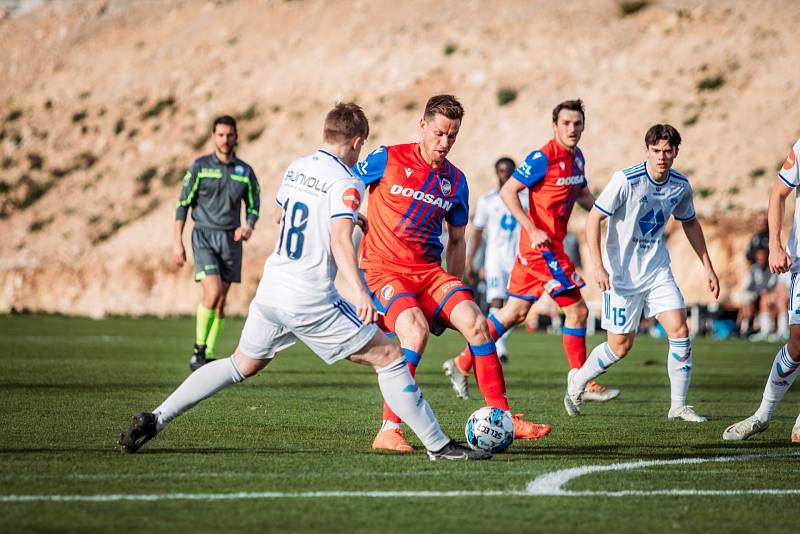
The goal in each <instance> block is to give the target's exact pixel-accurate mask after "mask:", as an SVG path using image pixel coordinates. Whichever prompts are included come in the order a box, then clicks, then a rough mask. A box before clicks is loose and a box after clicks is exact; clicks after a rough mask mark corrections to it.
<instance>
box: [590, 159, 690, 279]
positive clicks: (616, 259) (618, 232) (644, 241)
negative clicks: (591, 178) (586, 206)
mask: <svg viewBox="0 0 800 534" xmlns="http://www.w3.org/2000/svg"><path fill="white" fill-rule="evenodd" d="M594 207H595V209H597V210H599V211H601V212H602V213H604V214H605V215H607V216H608V229H607V231H606V247H605V254H604V255H603V265H604V266H605V268H606V270H607V271H608V273H609V276H610V277H611V287H612V288H613V290H614V291H615V292H616V293H618V294H621V295H626V294H633V293H637V292H641V291H646V290H648V289H651V288H652V287H653V286H654V285H657V284H658V283H659V282H660V281H663V280H664V279H665V278H664V277H665V276H669V277H670V278H671V273H670V268H669V266H670V259H669V253H668V252H667V246H666V243H665V241H664V228H665V227H666V225H667V221H668V220H669V217H670V215H672V216H674V217H675V218H676V219H677V220H679V221H682V222H686V221H690V220H692V219H694V218H695V211H694V203H693V201H692V187H691V186H690V185H689V180H688V179H687V178H686V176H684V175H683V174H681V173H679V172H678V171H675V170H670V171H669V175H668V176H667V177H666V179H665V180H663V181H661V182H656V181H655V180H653V178H652V177H651V176H650V173H649V172H648V170H647V165H646V163H644V162H643V163H640V164H638V165H634V166H632V167H628V168H627V169H623V170H621V171H617V172H616V173H614V176H613V177H612V178H611V181H610V182H609V183H608V185H607V186H606V188H605V189H604V190H603V192H602V193H600V196H599V197H598V198H597V201H595V203H594Z"/></svg>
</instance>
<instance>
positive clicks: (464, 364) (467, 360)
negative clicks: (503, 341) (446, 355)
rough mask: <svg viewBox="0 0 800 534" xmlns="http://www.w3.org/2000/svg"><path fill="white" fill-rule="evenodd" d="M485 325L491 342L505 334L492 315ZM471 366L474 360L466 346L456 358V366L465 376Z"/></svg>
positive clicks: (504, 330)
mask: <svg viewBox="0 0 800 534" xmlns="http://www.w3.org/2000/svg"><path fill="white" fill-rule="evenodd" d="M486 324H487V326H488V327H489V335H490V336H491V338H492V341H497V340H498V339H500V337H501V336H502V335H503V334H505V333H506V329H505V328H503V325H502V324H500V322H499V321H498V320H497V319H496V318H495V317H494V315H490V316H489V319H488V320H487V321H486ZM473 364H474V358H473V357H472V353H471V352H470V351H469V346H467V347H465V348H464V350H462V351H461V354H459V355H458V356H456V366H457V367H458V369H459V370H460V371H461V372H463V373H464V374H465V375H469V372H470V370H471V369H472V365H473Z"/></svg>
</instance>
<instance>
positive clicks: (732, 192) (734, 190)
mask: <svg viewBox="0 0 800 534" xmlns="http://www.w3.org/2000/svg"><path fill="white" fill-rule="evenodd" d="M728 194H729V195H731V196H736V195H738V194H739V186H736V185H732V186H731V187H729V188H728Z"/></svg>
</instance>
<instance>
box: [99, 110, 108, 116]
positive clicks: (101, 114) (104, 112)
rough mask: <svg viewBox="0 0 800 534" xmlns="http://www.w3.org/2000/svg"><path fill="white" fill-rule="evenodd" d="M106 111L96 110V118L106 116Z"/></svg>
mask: <svg viewBox="0 0 800 534" xmlns="http://www.w3.org/2000/svg"><path fill="white" fill-rule="evenodd" d="M106 111H107V110H106V108H100V109H98V110H97V116H98V117H105V115H106Z"/></svg>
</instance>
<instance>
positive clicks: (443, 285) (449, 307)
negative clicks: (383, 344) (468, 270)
mask: <svg viewBox="0 0 800 534" xmlns="http://www.w3.org/2000/svg"><path fill="white" fill-rule="evenodd" d="M361 274H362V276H363V277H364V281H365V282H366V284H367V287H368V288H369V291H370V293H371V294H372V300H373V302H375V306H376V307H377V308H378V312H379V313H380V314H381V316H382V318H383V325H382V326H383V327H384V329H386V330H388V331H390V332H394V331H395V322H396V321H397V316H398V315H400V313H402V312H403V311H405V310H407V309H409V308H420V309H421V310H422V313H424V314H425V318H426V319H427V320H428V326H429V327H430V330H431V333H432V334H433V335H435V336H438V335H440V334H441V333H442V332H444V331H445V329H446V328H447V327H449V326H451V324H450V313H451V312H452V311H453V308H455V306H456V304H458V303H459V302H462V301H465V300H472V290H471V289H470V288H469V287H467V286H466V285H464V283H463V282H462V281H461V280H460V279H458V278H456V277H455V276H453V275H451V274H448V273H447V272H445V270H444V269H442V268H441V267H440V266H438V265H436V266H433V267H431V268H430V269H427V270H424V271H413V272H409V273H392V272H386V271H384V270H382V269H365V270H362V271H361Z"/></svg>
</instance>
